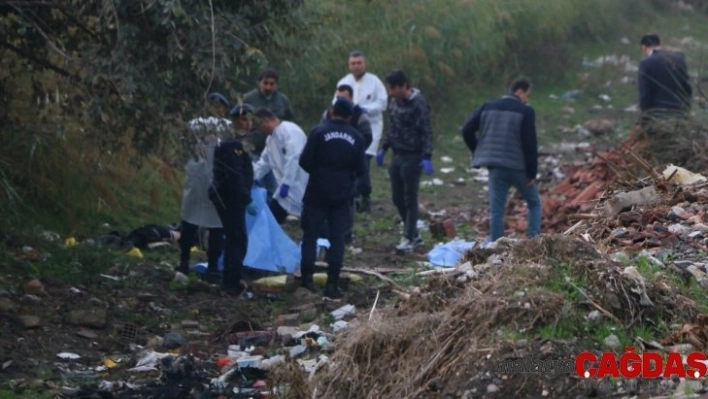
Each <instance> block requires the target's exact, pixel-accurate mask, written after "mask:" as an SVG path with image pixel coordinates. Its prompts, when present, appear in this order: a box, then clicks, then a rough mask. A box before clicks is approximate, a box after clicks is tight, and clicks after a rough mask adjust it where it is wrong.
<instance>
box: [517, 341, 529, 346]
mask: <svg viewBox="0 0 708 399" xmlns="http://www.w3.org/2000/svg"><path fill="white" fill-rule="evenodd" d="M527 346H529V340H528V339H520V340H518V341H516V347H517V348H525V347H527Z"/></svg>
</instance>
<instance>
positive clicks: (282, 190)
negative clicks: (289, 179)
mask: <svg viewBox="0 0 708 399" xmlns="http://www.w3.org/2000/svg"><path fill="white" fill-rule="evenodd" d="M288 192H290V186H288V185H287V184H281V185H280V198H285V197H287V196H288Z"/></svg>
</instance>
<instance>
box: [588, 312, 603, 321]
mask: <svg viewBox="0 0 708 399" xmlns="http://www.w3.org/2000/svg"><path fill="white" fill-rule="evenodd" d="M585 318H586V319H587V320H588V321H589V322H591V323H597V322H598V321H600V320H602V313H600V311H599V310H593V311H592V312H590V313H588V315H587V316H585Z"/></svg>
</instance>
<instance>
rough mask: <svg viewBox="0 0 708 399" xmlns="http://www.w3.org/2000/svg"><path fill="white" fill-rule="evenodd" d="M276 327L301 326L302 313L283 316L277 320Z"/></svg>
mask: <svg viewBox="0 0 708 399" xmlns="http://www.w3.org/2000/svg"><path fill="white" fill-rule="evenodd" d="M275 325H277V326H288V327H296V326H298V325H300V313H290V314H281V315H279V316H278V317H277V318H276V319H275Z"/></svg>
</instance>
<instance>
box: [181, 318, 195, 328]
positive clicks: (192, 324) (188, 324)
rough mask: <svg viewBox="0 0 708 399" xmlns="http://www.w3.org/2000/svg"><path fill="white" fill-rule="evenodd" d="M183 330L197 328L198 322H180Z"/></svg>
mask: <svg viewBox="0 0 708 399" xmlns="http://www.w3.org/2000/svg"><path fill="white" fill-rule="evenodd" d="M180 324H181V325H182V327H184V328H198V327H199V322H198V321H194V320H182V322H181V323H180Z"/></svg>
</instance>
